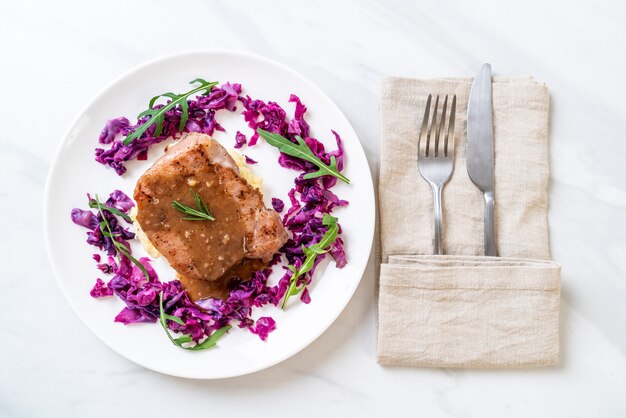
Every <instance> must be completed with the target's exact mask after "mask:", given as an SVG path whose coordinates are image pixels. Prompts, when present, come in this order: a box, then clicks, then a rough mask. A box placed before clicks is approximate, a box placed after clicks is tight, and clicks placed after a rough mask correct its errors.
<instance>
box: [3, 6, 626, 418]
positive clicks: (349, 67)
mask: <svg viewBox="0 0 626 418" xmlns="http://www.w3.org/2000/svg"><path fill="white" fill-rule="evenodd" d="M591 3H592V2H583V1H562V2H556V1H555V2H546V1H544V0H526V1H514V2H502V1H497V0H491V1H479V2H469V1H461V0H459V1H455V2H438V1H428V2H420V3H417V2H408V1H404V2H402V1H396V2H391V1H385V2H383V1H380V2H376V1H356V0H354V1H342V2H339V1H306V2H304V1H302V2H296V1H289V0H282V1H275V2H271V4H270V2H259V1H239V2H236V3H235V2H226V1H223V2H218V1H199V0H190V1H186V2H173V1H138V2H130V1H119V0H110V1H107V2H85V1H71V2H70V1H55V2H51V1H39V2H34V1H21V2H17V1H16V2H9V1H4V2H2V8H1V9H2V13H0V51H1V53H2V65H1V67H0V74H1V77H0V98H1V99H0V126H2V128H1V130H0V132H1V133H0V148H1V149H2V152H0V170H1V171H0V173H1V176H0V203H1V208H2V209H1V210H2V216H0V231H2V237H3V239H1V240H0V254H2V256H1V257H2V268H3V273H2V274H1V275H0V276H1V281H0V285H1V292H0V313H1V315H0V318H1V320H0V336H1V337H0V338H1V342H2V343H1V344H0V417H16V418H17V417H44V416H45V417H112V416H115V417H125V416H128V417H131V416H132V417H139V416H145V415H147V414H148V413H150V414H153V415H152V416H181V415H183V414H194V415H199V416H221V417H223V416H239V417H243V416H246V415H250V416H299V417H313V416H319V415H322V416H372V417H375V416H395V415H397V416H424V417H440V416H441V417H503V416H511V417H530V416H533V417H540V416H545V417H557V416H558V417H575V416H581V417H595V416H602V417H614V416H626V261H625V260H626V165H625V164H624V158H626V157H625V156H626V140H625V138H624V131H625V130H626V104H625V103H626V101H622V102H620V101H619V97H621V96H622V97H623V96H625V95H626V83H625V82H624V75H625V74H626V54H625V53H626V50H625V49H624V48H625V47H624V45H626V3H624V2H621V1H618V0H616V1H613V2H610V1H599V2H593V6H592V5H591ZM215 47H219V48H232V49H238V50H243V51H253V52H257V53H260V54H263V55H266V56H268V57H270V58H273V59H275V60H278V61H281V62H284V63H285V64H287V65H289V66H291V67H293V68H295V69H296V70H297V71H300V72H302V73H303V74H304V75H306V76H308V77H310V78H311V79H312V80H314V81H315V82H316V83H318V84H319V86H320V87H322V88H323V89H324V90H325V91H326V92H327V93H328V94H329V95H330V96H331V97H332V98H333V99H334V100H335V101H336V102H337V104H338V105H339V106H340V107H341V108H342V110H343V111H344V112H345V113H346V115H347V116H348V118H349V119H350V120H351V122H352V123H353V125H354V126H355V128H356V130H357V132H358V133H359V135H360V137H361V140H362V142H363V145H364V147H365V150H366V152H367V154H368V157H369V160H370V164H371V167H372V168H375V167H376V161H377V142H378V131H377V129H378V125H377V124H378V122H377V110H378V102H377V99H378V80H379V78H380V77H381V76H384V75H391V74H394V75H406V76H415V77H433V76H444V75H449V76H471V75H473V74H474V73H475V72H476V70H477V69H478V68H479V65H480V64H481V63H482V62H483V61H489V62H491V64H492V65H493V68H494V70H495V72H496V73H497V74H500V75H521V74H532V75H534V76H535V77H536V78H538V79H539V80H543V81H545V82H546V83H547V84H548V86H549V88H550V92H551V98H552V115H551V153H552V154H551V163H552V183H551V190H550V199H551V200H550V233H551V244H552V245H551V246H552V251H553V257H554V259H555V260H556V261H558V262H560V263H562V265H563V298H562V311H561V314H562V347H563V353H562V364H561V365H560V366H559V367H554V368H547V369H540V370H520V371H515V370H509V371H488V370H487V371H473V370H437V369H433V370H428V369H413V368H383V367H380V366H379V365H377V364H376V361H375V335H376V329H375V298H374V289H375V270H374V266H373V264H372V263H370V267H369V269H368V270H367V272H366V275H365V277H364V278H363V281H362V283H361V286H360V287H359V289H358V291H357V293H356V295H355V296H354V298H353V300H352V301H351V303H350V304H349V305H348V307H347V308H346V310H345V311H344V313H343V314H342V315H341V316H340V318H339V319H338V320H337V322H336V323H335V324H334V325H333V326H332V327H331V328H330V329H329V330H328V331H327V332H326V333H325V334H324V335H322V336H321V337H320V338H319V339H318V340H317V341H315V342H314V343H313V344H312V345H311V346H309V347H308V348H307V349H305V350H304V351H302V352H301V353H300V354H298V355H296V356H295V357H293V358H291V359H289V360H287V361H285V362H284V363H282V364H279V365H277V366H275V367H273V368H270V369H268V370H265V371H262V372H259V373H256V374H253V375H250V376H245V377H241V378H234V379H229V380H223V381H187V380H181V379H176V378H171V377H168V376H162V375H159V374H157V373H154V372H151V371H148V370H145V369H142V368H141V367H139V366H136V365H134V364H132V363H130V362H128V361H127V360H125V359H124V358H122V357H120V356H119V355H117V354H116V353H114V352H112V351H111V350H109V349H108V348H106V347H105V346H104V345H103V344H101V343H100V341H99V340H97V339H96V337H95V336H93V335H92V334H91V332H90V331H89V330H88V329H87V328H86V327H85V326H84V325H83V324H82V323H81V322H80V321H79V319H78V318H77V317H76V316H75V315H74V313H73V312H72V310H71V309H70V307H69V305H68V304H67V302H66V301H65V299H64V298H63V296H62V294H61V292H60V291H59V289H58V287H57V285H56V283H55V281H54V279H53V277H52V272H51V270H50V267H49V265H48V260H47V258H46V254H45V251H44V246H43V242H42V232H41V208H42V192H43V185H44V180H45V177H46V172H47V169H48V165H49V163H50V158H51V155H52V153H53V152H54V150H55V149H56V147H57V145H58V144H59V141H60V139H61V136H62V134H63V132H64V130H65V128H66V127H67V125H68V124H69V123H70V122H71V120H72V119H73V118H74V116H75V114H76V113H77V112H78V111H79V109H80V108H82V106H83V105H84V104H85V103H86V102H87V101H88V100H90V98H91V97H92V96H93V95H94V94H95V93H96V92H97V91H98V90H100V89H101V88H102V87H103V86H104V85H105V84H107V83H108V82H109V81H110V80H112V79H113V78H114V77H117V76H119V75H120V74H122V73H123V72H125V71H127V70H128V69H129V68H131V67H133V66H135V65H137V64H139V63H141V62H143V61H145V60H148V59H151V58H154V57H157V56H159V55H163V54H168V53H172V52H176V51H179V50H182V49H192V48H215Z"/></svg>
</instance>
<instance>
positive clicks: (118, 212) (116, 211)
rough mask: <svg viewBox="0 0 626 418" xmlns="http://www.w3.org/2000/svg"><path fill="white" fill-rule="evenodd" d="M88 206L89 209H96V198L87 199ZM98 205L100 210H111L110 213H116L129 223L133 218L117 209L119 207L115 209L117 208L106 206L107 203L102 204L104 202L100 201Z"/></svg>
mask: <svg viewBox="0 0 626 418" xmlns="http://www.w3.org/2000/svg"><path fill="white" fill-rule="evenodd" d="M89 207H90V208H91V209H98V203H97V202H96V200H95V199H91V200H90V201H89ZM100 207H101V208H102V210H106V211H109V212H111V213H112V214H114V215H117V216H119V217H121V218H122V219H124V220H125V221H127V222H130V223H132V222H133V220H132V219H130V216H128V215H127V214H125V213H124V212H122V211H121V210H119V209H117V208H114V207H112V206H107V205H104V204H102V203H100Z"/></svg>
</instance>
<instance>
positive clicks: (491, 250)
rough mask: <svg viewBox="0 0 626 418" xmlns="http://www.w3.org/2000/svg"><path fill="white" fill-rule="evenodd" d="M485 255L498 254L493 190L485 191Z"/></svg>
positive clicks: (492, 255)
mask: <svg viewBox="0 0 626 418" xmlns="http://www.w3.org/2000/svg"><path fill="white" fill-rule="evenodd" d="M483 195H484V197H485V255H487V256H491V257H497V256H498V249H497V248H496V226H495V201H494V195H493V192H485V193H484V194H483Z"/></svg>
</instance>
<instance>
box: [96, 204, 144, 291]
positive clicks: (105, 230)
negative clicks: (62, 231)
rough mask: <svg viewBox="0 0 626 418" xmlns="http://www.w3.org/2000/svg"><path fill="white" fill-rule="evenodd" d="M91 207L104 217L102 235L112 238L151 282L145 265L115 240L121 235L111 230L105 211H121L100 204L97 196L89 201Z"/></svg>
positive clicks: (101, 228) (116, 245)
mask: <svg viewBox="0 0 626 418" xmlns="http://www.w3.org/2000/svg"><path fill="white" fill-rule="evenodd" d="M92 205H93V206H92ZM89 207H90V208H94V209H95V208H97V209H98V212H100V216H102V222H100V231H101V232H102V235H104V236H105V237H109V238H111V242H113V245H114V246H115V248H116V249H117V251H119V252H120V253H121V254H122V255H123V256H124V257H126V258H128V259H129V260H130V261H131V262H132V263H133V264H135V265H136V266H137V267H139V269H140V270H141V272H142V273H143V275H144V276H146V280H148V281H150V276H149V275H148V270H146V268H145V267H144V266H143V264H141V263H140V262H139V261H138V260H137V259H136V258H135V257H133V256H132V255H130V247H127V246H126V245H125V244H122V243H121V242H119V241H118V240H116V239H115V238H116V237H119V236H120V234H114V233H113V231H112V230H111V225H110V224H109V221H108V220H107V218H106V217H105V216H104V211H105V210H107V211H109V212H111V213H114V214H116V213H117V212H119V211H118V210H117V209H115V208H112V207H111V206H107V205H103V204H102V203H101V202H100V199H99V198H98V195H96V198H95V199H92V200H91V201H89ZM119 213H122V212H119ZM124 215H125V214H124ZM124 219H126V218H124ZM128 219H129V220H130V218H128Z"/></svg>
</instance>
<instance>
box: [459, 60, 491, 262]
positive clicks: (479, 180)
mask: <svg viewBox="0 0 626 418" xmlns="http://www.w3.org/2000/svg"><path fill="white" fill-rule="evenodd" d="M466 145H467V148H466V153H465V156H466V161H467V173H468V174H469V176H470V179H472V182H473V183H474V184H475V185H476V187H478V188H479V189H480V190H481V191H482V192H483V196H484V200H485V228H484V230H485V255H488V256H497V255H498V250H497V248H496V231H495V222H494V206H495V190H494V178H493V176H494V175H493V167H494V154H493V103H492V97H491V65H489V64H483V66H482V67H481V69H480V72H479V73H478V75H477V76H476V78H474V81H473V82H472V88H471V90H470V95H469V101H468V103H467V143H466Z"/></svg>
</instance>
